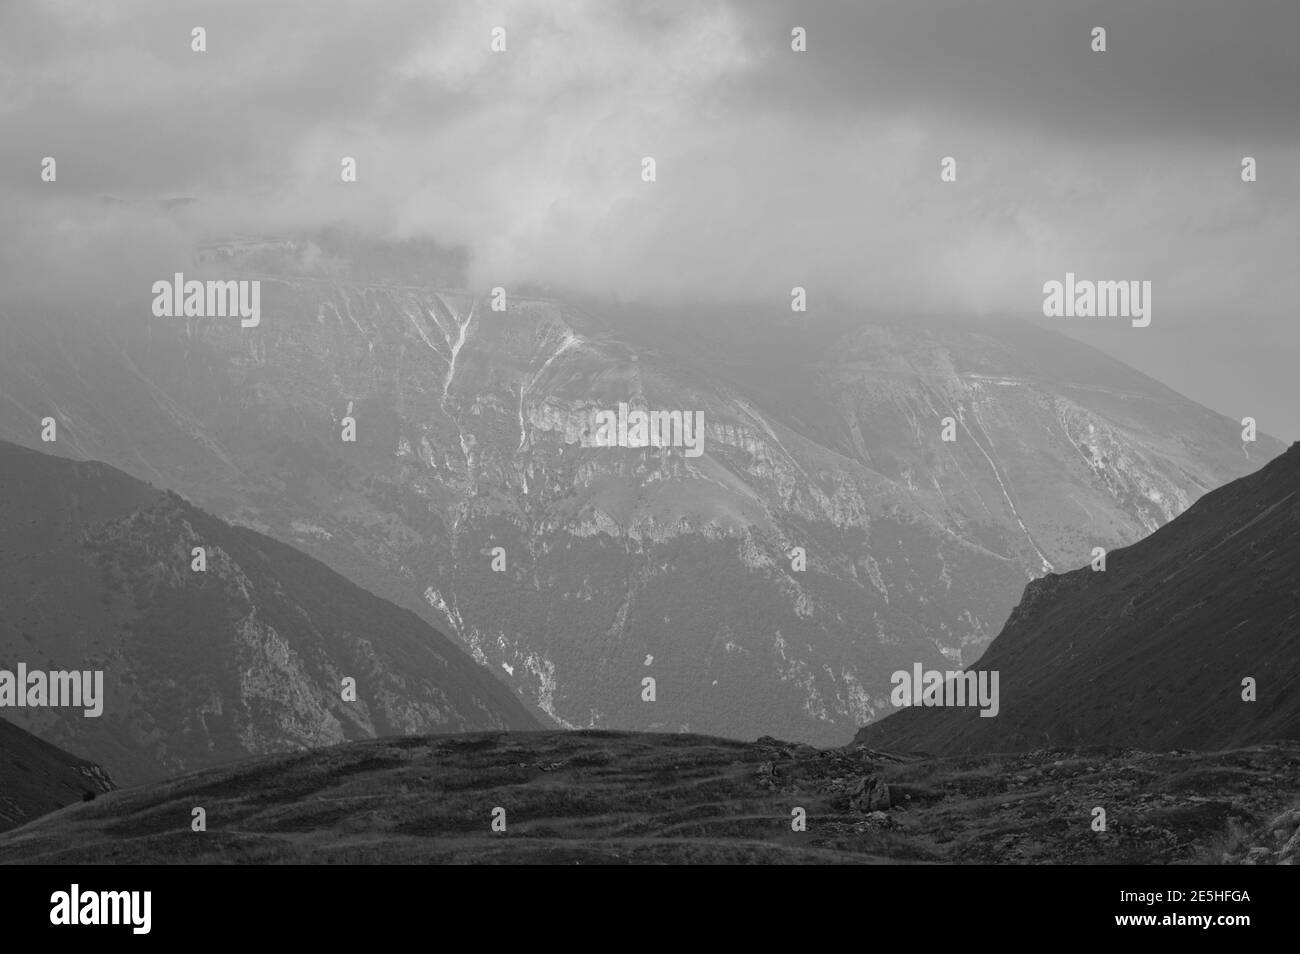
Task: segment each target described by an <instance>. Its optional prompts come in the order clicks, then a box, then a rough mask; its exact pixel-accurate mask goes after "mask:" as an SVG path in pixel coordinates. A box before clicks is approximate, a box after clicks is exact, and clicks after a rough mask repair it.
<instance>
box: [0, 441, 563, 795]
mask: <svg viewBox="0 0 1300 954" xmlns="http://www.w3.org/2000/svg"><path fill="white" fill-rule="evenodd" d="M195 548H202V549H203V550H204V552H205V554H206V563H207V568H206V570H204V571H196V570H195V569H193V560H194V557H193V551H194V549H195ZM19 663H25V664H26V665H27V667H28V669H29V671H30V670H72V669H76V670H83V671H84V670H103V672H104V696H105V701H104V705H103V714H102V715H100V716H99V717H97V718H93V717H91V718H88V717H86V716H85V715H83V711H82V710H81V709H76V708H39V709H33V708H6V709H5V712H4V714H5V716H6V717H7V718H9V719H11V720H13V721H14V722H16V723H18V724H20V725H22V726H23V727H24V728H26V729H28V730H30V731H33V732H35V733H36V734H37V735H39V736H41V737H42V738H44V739H46V740H47V741H49V742H52V743H54V744H56V745H59V746H61V747H63V748H66V749H68V750H69V751H72V752H75V753H77V754H78V755H81V756H84V757H88V758H93V759H94V760H95V761H97V762H99V763H100V764H102V765H103V766H104V767H105V768H106V769H107V770H108V771H109V772H110V773H111V774H112V775H113V778H114V779H116V780H117V781H118V782H119V783H121V784H134V783H136V782H139V781H143V780H145V779H156V778H159V777H162V776H163V775H166V774H171V773H174V772H178V771H183V770H186V769H192V768H198V767H201V766H205V765H212V764H215V763H219V762H224V761H229V760H232V759H237V758H241V757H243V756H247V755H254V754H261V753H266V752H275V751H283V750H286V749H295V748H303V747H310V746H317V745H329V744H331V743H335V742H342V741H344V740H347V739H358V738H365V737H369V736H374V735H400V734H404V733H409V732H431V731H470V730H475V729H493V728H515V729H521V728H522V729H527V728H536V727H537V722H536V721H535V720H534V719H533V717H532V716H531V715H530V714H529V712H528V711H527V709H526V708H525V707H524V705H523V704H522V703H521V702H520V701H519V700H518V699H517V698H516V697H515V696H514V695H513V693H512V692H511V691H510V690H509V689H508V688H507V687H506V686H504V685H502V684H501V683H500V682H499V681H498V680H497V679H495V678H494V677H493V675H492V674H491V673H490V672H489V671H487V670H486V669H484V668H483V667H481V666H478V665H476V664H475V663H474V661H473V660H471V659H470V658H469V657H468V656H467V655H466V654H465V653H464V652H462V651H461V650H460V649H458V648H457V647H456V646H454V645H453V644H452V643H451V642H449V641H448V640H447V639H446V637H444V636H443V635H442V634H441V633H438V632H437V631H436V630H434V629H432V628H431V627H430V626H428V625H427V624H426V623H424V622H423V621H422V620H420V619H419V618H418V617H417V616H416V615H415V614H413V613H411V612H409V611H407V610H404V609H399V608H398V607H396V606H394V605H392V604H391V603H388V602H386V601H384V600H382V599H380V598H379V597H377V596H374V595H373V594H371V593H368V592H366V591H365V590H362V589H361V588H359V587H357V586H354V585H353V584H351V583H349V582H348V581H347V580H345V579H343V578H342V577H340V576H339V575H338V574H336V573H334V572H333V571H331V570H330V569H328V568H327V567H326V566H325V565H324V564H322V563H320V562H318V561H316V560H314V559H312V558H310V557H308V556H306V555H304V554H302V553H299V552H298V551H296V550H294V549H293V548H292V547H289V546H286V545H284V544H282V543H278V542H276V541H274V540H271V539H270V538H268V537H265V536H263V535H261V534H259V533H256V532H254V531H252V530H248V529H245V528H239V527H232V526H230V525H228V524H226V523H223V522H222V521H220V520H218V519H216V518H215V517H212V516H210V515H208V514H206V513H204V512H203V511H201V510H198V509H197V508H195V507H193V506H191V505H190V504H188V503H187V502H185V501H184V500H182V499H181V498H180V497H178V496H176V495H175V494H172V493H164V492H162V491H158V490H155V489H154V488H152V487H150V486H148V485H147V484H144V483H142V482H140V481H138V480H135V479H134V478H132V477H129V476H127V475H126V474H123V473H121V472H120V471H117V470H114V469H113V468H112V467H109V466H108V465H106V464H100V463H78V462H75V461H70V460H67V459H64V458H58V457H53V456H49V455H46V454H41V453H38V452H35V451H31V450H27V449H24V448H21V447H17V446H15V445H12V444H6V443H2V442H0V668H4V669H9V670H15V669H16V668H17V665H18V664H19ZM344 678H352V679H355V680H356V701H355V702H354V701H348V700H344V698H343V693H342V681H343V679H344Z"/></svg>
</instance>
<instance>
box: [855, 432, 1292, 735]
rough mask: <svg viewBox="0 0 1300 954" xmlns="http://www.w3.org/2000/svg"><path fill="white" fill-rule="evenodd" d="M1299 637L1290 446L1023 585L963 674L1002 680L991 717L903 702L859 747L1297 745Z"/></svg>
mask: <svg viewBox="0 0 1300 954" xmlns="http://www.w3.org/2000/svg"><path fill="white" fill-rule="evenodd" d="M1298 634H1300V443H1297V444H1293V445H1291V448H1290V450H1288V451H1287V452H1286V453H1285V454H1283V455H1282V456H1281V457H1279V458H1277V459H1276V460H1274V461H1272V462H1271V463H1269V464H1268V465H1267V466H1265V467H1264V468H1263V469H1262V470H1260V471H1259V472H1258V473H1255V474H1251V475H1250V476H1249V477H1243V478H1241V479H1240V480H1236V481H1233V482H1232V483H1230V484H1228V485H1227V486H1225V487H1221V488H1219V489H1218V490H1214V491H1211V492H1210V493H1208V494H1206V495H1205V496H1204V497H1202V498H1201V499H1200V500H1199V501H1197V502H1196V503H1195V504H1193V505H1192V507H1191V508H1190V509H1189V510H1188V511H1187V512H1186V513H1184V514H1183V515H1182V516H1180V517H1178V518H1177V519H1175V520H1173V521H1171V522H1170V523H1169V524H1167V525H1166V526H1164V527H1162V528H1161V529H1159V530H1157V531H1156V532H1155V533H1153V534H1151V535H1150V536H1149V537H1146V538H1145V539H1143V540H1141V541H1140V542H1138V543H1135V544H1133V545H1132V546H1129V547H1125V548H1123V549H1121V550H1114V551H1112V552H1111V553H1109V554H1108V555H1107V559H1106V569H1105V571H1104V572H1099V571H1094V570H1093V569H1091V567H1087V566H1086V567H1084V568H1082V569H1077V570H1073V571H1071V572H1069V573H1064V574H1051V575H1049V576H1046V577H1044V578H1042V579H1039V580H1035V581H1033V582H1032V583H1030V584H1029V585H1028V587H1027V588H1026V589H1025V594H1024V598H1023V599H1022V600H1021V601H1020V605H1019V606H1017V607H1016V609H1015V611H1014V612H1013V613H1012V614H1011V619H1010V620H1009V621H1008V622H1007V625H1006V628H1005V629H1004V630H1003V631H1002V633H1001V634H999V636H998V637H997V639H995V640H994V641H993V643H992V645H991V646H989V648H988V651H987V652H986V653H985V654H984V656H983V657H982V658H981V659H980V661H979V663H978V665H977V666H976V667H975V668H977V669H980V670H998V671H999V672H1000V680H999V681H1000V695H1001V699H1000V712H999V714H998V715H997V716H996V717H994V718H982V717H980V715H979V712H978V709H970V708H949V707H915V706H913V707H910V708H906V709H903V710H901V711H899V712H898V714H896V715H892V716H890V717H889V718H887V719H884V720H883V721H880V722H877V723H874V724H872V725H869V726H867V727H866V728H864V729H862V730H861V731H860V732H859V733H858V735H857V740H856V741H857V744H859V745H863V746H867V747H869V748H873V749H888V750H891V751H900V750H901V751H925V752H930V753H942V754H957V753H984V752H1002V751H1021V750H1029V749H1041V748H1045V747H1049V746H1067V747H1068V746H1080V745H1117V746H1134V747H1138V748H1143V749H1154V750H1166V749H1172V748H1195V749H1200V750H1219V749H1226V748H1230V747H1233V746H1239V745H1246V744H1252V743H1256V742H1261V741H1264V740H1268V739H1300V651H1297V639H1298V638H1300V637H1298ZM1247 680H1249V681H1250V683H1248V682H1247ZM1251 684H1253V688H1252V685H1251ZM1252 694H1253V695H1254V701H1247V700H1246V697H1247V696H1249V695H1252Z"/></svg>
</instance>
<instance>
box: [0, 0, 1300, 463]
mask: <svg viewBox="0 0 1300 954" xmlns="http://www.w3.org/2000/svg"><path fill="white" fill-rule="evenodd" d="M1298 16H1300V13H1298V12H1297V10H1296V8H1295V6H1294V4H1291V3H1289V2H1286V0H1249V2H1245V3H1241V4H1235V5H1233V6H1232V7H1231V8H1227V7H1224V6H1223V5H1221V4H1215V3H1210V2H1192V3H1187V2H1174V0H1161V2H1154V3H1144V4H1141V5H1139V6H1136V7H1135V6H1134V5H1133V4H1131V3H1127V2H1121V0H1106V2H1099V3H1092V4H1089V5H1088V6H1087V8H1086V9H1080V8H1079V6H1078V5H1072V4H1066V3H1064V2H1048V3H1044V2H1039V0H991V2H988V3H981V4H967V5H950V4H941V3H938V2H923V3H919V4H916V3H909V4H901V3H850V2H813V3H798V4H795V3H780V2H760V3H749V2H743V3H742V2H738V0H734V2H724V0H710V2H703V3H694V2H693V3H684V2H683V3H656V4H645V3H620V4H605V3H597V2H572V3H547V4H545V5H539V4H534V3H526V2H502V3H494V4H488V5H483V4H472V3H469V2H462V3H450V4H439V5H436V7H430V6H429V5H428V4H427V3H423V2H413V0H412V2H403V0H394V2H391V3H383V4H378V5H366V6H361V5H355V4H346V3H341V2H316V0H312V2H286V3H277V4H275V5H273V6H272V7H271V8H268V7H267V5H266V4H262V3H258V2H251V0H237V2H225V0H223V2H220V3H215V2H214V3H193V4H185V5H180V6H178V5H175V4H170V3H166V2H162V0H143V2H135V3H130V4H112V5H92V6H87V5H83V4H77V3H54V2H51V3H10V4H6V5H5V7H4V9H3V11H0V51H2V52H3V56H2V57H0V59H2V60H3V62H4V63H5V67H4V69H3V70H0V116H2V117H3V121H4V125H5V128H6V130H7V135H6V136H5V137H4V139H3V141H2V142H0V195H3V201H4V205H5V207H6V211H7V215H6V229H7V230H8V232H9V234H10V235H13V236H21V237H22V240H21V241H19V242H6V243H4V246H3V247H2V248H0V279H3V280H2V281H0V287H3V289H4V292H3V294H4V295H5V296H6V297H9V298H14V297H16V296H19V295H21V294H23V293H24V292H25V293H27V294H30V295H35V296H37V297H39V298H40V299H41V300H42V301H45V302H46V303H50V302H51V301H52V300H53V299H54V298H64V299H66V298H71V299H72V300H73V301H74V302H76V303H79V304H83V305H86V306H89V305H91V304H93V303H94V302H96V301H103V300H104V299H105V298H110V299H114V298H119V297H122V298H125V299H127V300H131V301H137V300H139V297H140V296H141V295H142V294H144V292H142V291H141V282H144V283H145V286H144V287H145V288H146V289H147V287H148V284H149V283H150V282H152V281H153V280H155V279H157V278H158V277H161V276H165V275H167V274H169V273H171V272H172V271H174V270H178V269H180V268H181V267H182V265H183V264H184V262H185V261H186V259H187V256H188V250H189V249H190V248H191V247H192V246H193V244H194V243H195V241H197V240H200V239H202V238H204V237H209V236H211V235H214V234H215V235H217V236H225V235H229V234H232V233H239V234H255V235H265V234H272V235H275V234H280V233H283V232H286V231H294V230H300V229H304V228H305V229H313V228H316V227H319V226H322V225H337V224H344V225H347V226H349V227H353V228H356V229H358V230H360V231H361V233H362V234H364V235H365V236H367V237H369V238H372V239H384V240H396V239H404V238H411V237H424V238H431V239H433V240H436V241H438V242H440V243H442V244H443V245H446V246H455V247H461V248H463V249H465V251H466V253H467V266H468V273H467V276H466V287H471V288H482V289H484V290H486V289H487V288H489V287H492V286H495V285H504V286H507V287H517V286H520V285H522V284H525V283H538V284H542V285H545V286H547V287H549V288H551V289H554V290H556V291H557V292H558V293H562V294H564V295H566V296H569V295H574V294H584V295H594V296H597V297H601V298H611V297H613V298H619V299H624V300H629V299H634V300H640V301H649V302H664V301H668V302H672V301H677V302H691V301H695V302H704V301H719V300H723V301H726V300H744V301H755V300H757V301H774V302H775V301H781V300H783V299H788V296H789V290H790V288H791V287H792V286H794V285H802V286H804V287H806V288H807V289H808V290H809V296H810V308H811V309H812V310H813V311H816V310H817V309H819V308H826V307H828V306H829V304H830V302H832V301H834V300H837V299H839V300H846V299H847V300H853V301H857V302H861V303H862V304H864V305H867V306H870V307H872V308H874V309H877V310H878V311H880V312H881V313H883V314H890V313H897V312H899V311H903V312H907V311H911V310H914V309H918V310H929V311H941V312H943V313H944V314H947V315H950V316H957V317H971V316H978V315H989V316H994V315H996V316H1012V317H1027V318H1029V319H1031V320H1039V321H1041V320H1043V319H1042V317H1041V312H1040V310H1039V309H1040V305H1041V292H1040V289H1041V286H1042V284H1043V282H1045V281H1047V280H1050V279H1053V278H1057V279H1059V278H1061V277H1062V275H1063V274H1064V273H1065V272H1066V271H1067V270H1072V271H1074V272H1076V273H1078V274H1080V275H1096V276H1099V277H1114V278H1117V279H1129V278H1134V279H1138V278H1140V279H1147V280H1151V281H1152V282H1153V283H1154V285H1155V301H1156V305H1155V307H1156V309H1157V311H1156V317H1155V320H1154V322H1153V324H1152V326H1151V327H1150V328H1147V329H1144V330H1143V332H1142V333H1141V334H1135V333H1133V332H1132V330H1131V329H1127V328H1121V327H1117V326H1116V325H1115V324H1114V323H1107V322H1082V321H1073V322H1068V321H1065V322H1060V323H1059V327H1060V328H1061V329H1062V330H1065V331H1066V332H1067V333H1070V334H1077V335H1082V336H1085V337H1086V338H1087V339H1088V340H1091V341H1093V342H1094V343H1097V344H1099V345H1101V346H1102V347H1104V348H1105V349H1106V350H1107V351H1109V352H1110V353H1111V354H1113V355H1115V356H1117V357H1119V358H1120V359H1121V360H1124V361H1126V362H1129V363H1132V364H1134V365H1135V366H1136V367H1138V368H1139V369H1141V370H1146V371H1148V372H1151V373H1153V374H1154V376H1155V377H1156V378H1157V379H1159V380H1161V381H1163V382H1165V383H1166V384H1169V385H1170V386H1172V387H1174V388H1175V389H1177V390H1179V391H1181V392H1183V393H1186V394H1188V395H1189V396H1190V397H1192V398H1193V399H1196V400H1199V401H1201V402H1202V403H1205V404H1208V405H1209V406H1211V407H1214V408H1215V409H1217V410H1220V411H1222V412H1223V413H1225V414H1228V415H1229V416H1232V417H1236V418H1240V417H1242V416H1246V415H1250V416H1254V417H1256V418H1257V419H1258V420H1259V422H1260V426H1261V427H1262V428H1263V429H1264V430H1265V431H1268V432H1270V433H1274V434H1278V435H1280V436H1282V437H1286V438H1294V437H1297V436H1300V431H1297V430H1296V429H1295V427H1294V425H1293V423H1292V415H1291V413H1290V412H1291V407H1290V404H1289V402H1288V396H1287V394H1286V392H1285V391H1284V390H1282V389H1281V388H1280V382H1282V381H1285V380H1286V379H1287V375H1288V370H1289V369H1290V368H1293V367H1294V366H1295V365H1296V362H1297V359H1300V352H1298V351H1297V344H1296V341H1295V339H1294V336H1291V335H1289V334H1288V333H1287V331H1288V322H1289V317H1288V316H1289V315H1290V313H1291V311H1292V310H1293V307H1294V303H1295V301H1297V300H1298V292H1300V287H1298V286H1297V277H1296V274H1295V270H1294V268H1292V267H1291V266H1292V263H1293V261H1294V258H1295V254H1296V251H1297V233H1296V230H1295V227H1294V223H1295V220H1296V214H1297V211H1298V210H1300V203H1298V201H1297V200H1298V199H1300V173H1298V172H1297V170H1298V169H1300V148H1298V146H1300V143H1298V142H1297V136H1298V135H1300V133H1298V132H1297V130H1300V123H1297V122H1296V120H1297V118H1300V116H1298V111H1300V106H1297V102H1296V97H1295V96H1294V91H1295V89H1296V88H1297V80H1298V79H1300V77H1298V76H1297V71H1298V70H1300V67H1298V66H1297V62H1296V57H1295V56H1294V49H1293V44H1292V43H1291V41H1290V38H1291V37H1294V35H1295V33H1296V28H1297V22H1296V21H1297V17H1298ZM196 24H201V25H203V26H204V27H205V29H206V30H207V33H208V37H209V41H208V51H207V52H206V53H204V54H202V55H196V54H194V53H192V52H191V50H190V48H189V36H190V31H191V29H192V28H193V27H194V26H195V25H196ZM1098 24H1101V25H1104V26H1106V27H1107V29H1108V30H1109V47H1108V49H1107V51H1106V52H1105V53H1102V54H1098V53H1093V52H1092V51H1091V50H1090V49H1089V31H1090V30H1091V28H1092V27H1093V26H1095V25H1098ZM497 25H504V26H505V27H506V28H507V31H508V37H507V39H508V47H507V52H506V53H505V54H493V53H492V52H490V50H489V48H488V42H487V39H486V38H487V37H488V36H489V33H490V31H491V29H492V28H493V27H494V26H497ZM795 25H801V26H803V27H804V28H805V29H806V30H807V37H808V51H807V52H806V53H804V54H794V53H792V52H791V49H790V31H791V29H792V27H793V26H795ZM918 51H924V55H923V57H920V56H919V54H918ZM43 156H54V157H56V158H57V160H58V162H59V178H58V182H57V184H51V183H43V182H41V181H40V179H39V177H38V175H37V172H38V171H39V162H40V159H41V157H43ZM342 156H352V157H354V158H356V160H357V163H358V178H357V181H356V182H355V183H351V184H349V185H347V186H346V187H344V186H343V185H342V184H341V183H340V182H339V162H340V157H342ZM645 156H653V157H655V159H656V161H657V167H658V177H657V181H656V182H655V183H653V184H647V183H645V182H642V181H641V179H640V163H641V159H642V158H643V157H645ZM945 156H951V157H954V158H955V159H956V160H957V163H958V170H959V171H958V176H959V178H958V180H957V181H956V182H955V183H941V182H940V181H939V177H938V173H939V162H940V160H941V159H942V158H943V157H945ZM1243 156H1254V157H1256V158H1257V160H1258V162H1259V181H1258V182H1256V183H1253V184H1251V185H1249V186H1247V185H1244V184H1243V183H1242V182H1241V181H1240V178H1239V174H1238V173H1239V168H1240V161H1241V158H1242V157H1243ZM103 196H114V197H119V198H128V199H139V198H154V199H167V198H174V197H178V196H185V197H191V198H192V199H193V202H192V203H191V204H188V205H185V206H181V207H171V208H170V209H169V210H167V211H163V210H162V209H160V208H157V207H155V206H153V205H148V204H138V203H131V204H122V203H113V204H107V205H106V204H104V203H103V202H102V201H101V197H103Z"/></svg>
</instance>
